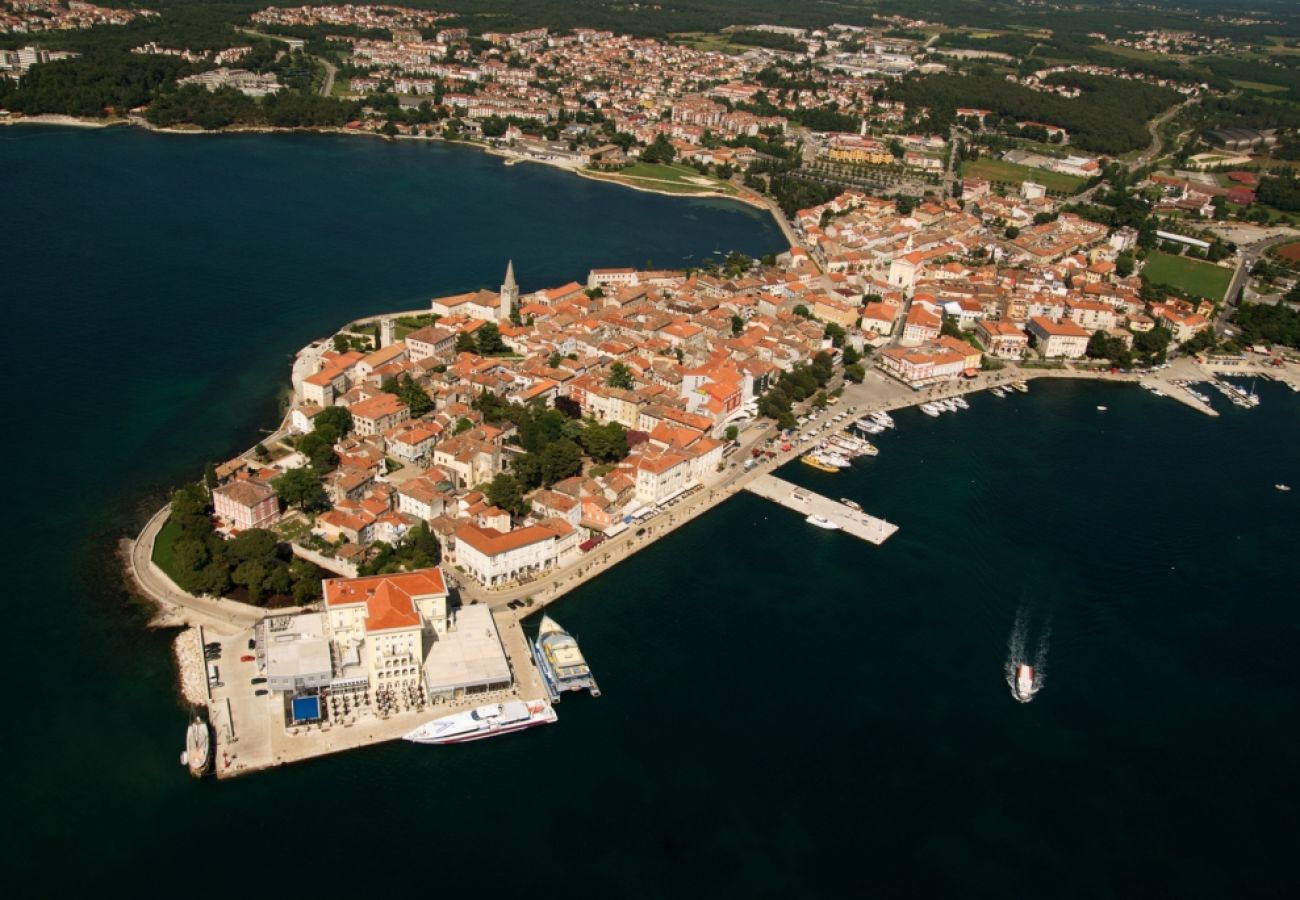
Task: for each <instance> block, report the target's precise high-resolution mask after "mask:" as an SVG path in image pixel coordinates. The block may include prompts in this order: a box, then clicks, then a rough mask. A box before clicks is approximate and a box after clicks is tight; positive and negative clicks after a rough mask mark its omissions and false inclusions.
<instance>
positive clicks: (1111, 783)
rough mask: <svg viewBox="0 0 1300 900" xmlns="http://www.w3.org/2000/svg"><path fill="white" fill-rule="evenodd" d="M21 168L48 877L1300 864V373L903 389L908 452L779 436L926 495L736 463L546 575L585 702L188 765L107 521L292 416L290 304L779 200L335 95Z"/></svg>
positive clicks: (660, 244) (491, 881)
mask: <svg viewBox="0 0 1300 900" xmlns="http://www.w3.org/2000/svg"><path fill="white" fill-rule="evenodd" d="M0 196H2V197H3V208H4V210H5V212H6V218H7V222H6V225H7V227H6V228H5V234H4V239H3V241H0V296H3V298H4V304H3V309H4V311H5V318H4V321H5V322H6V323H7V328H8V334H9V337H8V339H7V340H8V342H9V350H8V351H7V352H6V353H5V371H6V372H7V373H8V374H7V376H6V378H5V381H6V383H7V384H8V385H9V387H8V390H9V401H8V404H9V408H10V410H11V412H12V413H13V415H11V416H10V417H9V420H8V422H9V424H8V426H7V428H6V430H5V433H6V434H7V435H8V438H7V445H8V446H9V448H10V450H12V451H14V452H13V454H12V455H11V456H10V457H8V458H9V466H10V467H11V468H10V474H9V476H8V477H7V478H6V479H5V481H6V483H7V484H8V485H9V487H8V488H7V493H6V497H7V501H6V503H5V504H4V508H5V510H6V517H5V523H4V534H5V539H4V543H3V546H4V548H5V550H4V559H5V566H4V573H3V579H4V581H3V583H4V588H5V590H4V600H3V602H4V604H5V608H6V609H7V618H6V619H5V620H4V624H3V629H2V630H0V647H2V648H3V659H4V663H5V668H6V670H7V671H9V673H10V675H11V676H12V678H11V680H10V681H9V687H8V688H7V689H6V692H5V695H4V698H3V705H2V706H0V721H3V725H4V727H3V735H4V749H3V755H2V756H0V760H2V765H0V797H3V798H4V810H5V812H6V819H7V827H6V829H5V831H6V833H8V834H9V835H10V836H9V838H7V839H6V840H5V841H4V842H3V845H2V846H3V850H0V861H2V862H3V864H4V870H5V872H6V875H7V876H8V880H9V883H10V884H11V885H12V886H13V888H12V889H13V890H15V891H16V894H17V895H20V896H65V895H68V894H70V893H72V892H73V891H74V890H75V891H77V892H78V893H80V892H81V891H83V890H86V889H90V890H95V891H97V892H101V893H102V891H103V890H105V889H109V888H113V887H114V886H120V885H133V886H136V887H138V888H140V889H146V890H148V891H150V892H151V893H163V894H171V893H177V894H180V893H184V894H185V895H187V896H223V897H229V896H236V895H242V896H262V895H265V894H270V893H272V892H274V893H276V894H281V895H285V894H287V895H290V896H322V895H335V894H341V893H344V892H348V893H352V892H356V891H360V890H366V891H368V892H369V893H371V894H373V893H378V892H382V891H386V890H396V891H401V892H407V893H413V894H424V893H429V894H433V893H437V894H440V895H442V894H450V893H456V894H469V893H471V892H472V894H473V895H474V896H478V897H483V896H486V897H496V896H501V897H506V896H516V897H517V896H523V895H525V892H526V893H527V894H529V895H532V896H540V897H551V896H561V895H564V896H578V897H601V898H620V897H629V898H632V897H635V898H642V897H644V898H658V897H707V898H718V897H762V898H785V897H792V898H802V897H846V896H873V897H944V898H951V897H963V898H965V897H1011V896H1016V897H1080V898H1104V897H1152V896H1160V897H1216V898H1218V897H1226V896H1231V897H1277V896H1283V895H1287V896H1293V895H1294V892H1295V891H1296V889H1297V881H1298V879H1297V871H1296V854H1295V837H1296V833H1297V832H1296V824H1295V823H1296V815H1295V804H1296V798H1297V797H1298V796H1300V775H1298V774H1297V762H1300V711H1298V707H1297V702H1296V697H1297V695H1298V691H1297V689H1298V688H1300V676H1298V675H1297V668H1296V664H1295V658H1296V647H1297V644H1298V643H1300V627H1298V623H1300V614H1298V613H1297V610H1296V600H1297V597H1298V596H1300V592H1297V589H1296V581H1297V571H1298V570H1297V566H1296V560H1297V551H1296V546H1297V541H1298V540H1300V528H1297V521H1300V518H1298V516H1297V511H1298V510H1300V507H1297V505H1296V504H1297V503H1300V499H1297V498H1300V492H1297V493H1289V494H1288V493H1283V492H1279V491H1277V490H1275V489H1274V484H1275V483H1283V482H1286V483H1291V484H1297V485H1300V454H1298V453H1297V450H1296V448H1297V446H1300V396H1297V395H1295V394H1292V393H1291V392H1290V391H1288V390H1287V389H1285V388H1284V387H1282V386H1279V385H1275V384H1273V383H1265V382H1261V383H1260V384H1259V385H1258V391H1259V394H1260V396H1261V398H1262V404H1261V405H1260V406H1259V407H1258V408H1256V409H1252V410H1239V409H1237V408H1235V407H1232V406H1229V405H1227V404H1226V403H1225V402H1222V400H1221V398H1220V397H1219V396H1218V395H1217V394H1216V395H1214V403H1215V404H1216V405H1217V406H1218V407H1219V408H1220V410H1221V412H1222V413H1223V415H1222V416H1221V417H1220V418H1217V419H1212V418H1209V417H1206V416H1203V415H1200V414H1198V413H1195V412H1193V411H1191V410H1189V409H1187V408H1185V407H1183V406H1182V405H1180V404H1177V403H1175V402H1173V401H1171V400H1169V399H1162V398H1158V397H1154V396H1152V395H1150V394H1147V393H1145V392H1143V391H1139V390H1137V389H1136V388H1133V387H1131V386H1120V385H1106V384H1096V383H1083V382H1078V383H1075V382H1068V381H1054V382H1052V383H1042V382H1035V383H1033V384H1032V385H1031V389H1030V392H1029V393H1028V394H1024V395H1022V394H1013V395H1012V396H1010V397H1008V398H1007V399H1005V400H999V399H996V398H993V397H991V396H989V395H987V394H985V395H977V396H975V397H973V398H972V401H971V407H972V408H971V409H970V410H969V411H966V412H961V413H957V414H950V415H945V416H943V417H941V418H939V419H929V418H927V417H925V416H923V415H921V414H920V413H919V412H917V411H915V410H903V411H900V412H898V413H897V414H896V415H895V418H896V419H897V422H898V427H897V429H895V430H894V431H891V432H889V433H887V434H884V435H881V436H879V437H878V438H876V439H875V441H876V443H877V444H878V445H879V446H880V449H881V453H880V455H879V457H877V458H874V459H869V460H859V461H857V462H855V463H854V464H853V467H852V469H851V470H846V471H844V472H841V473H838V474H834V475H827V474H823V473H820V472H816V471H813V470H811V469H808V468H807V467H803V466H800V465H799V464H798V463H795V464H793V465H792V466H787V467H786V469H785V470H784V471H782V473H781V474H782V475H783V476H784V477H787V478H789V479H790V480H792V481H795V482H797V483H799V484H802V485H805V486H807V487H809V488H811V489H814V490H817V491H819V492H821V493H824V494H827V495H829V496H832V497H849V498H852V499H855V500H857V501H858V502H860V503H861V504H862V505H863V507H864V508H865V509H867V510H868V511H869V512H872V513H874V514H876V515H879V516H884V517H886V518H887V519H889V520H890V521H891V522H895V523H898V525H899V526H900V531H899V532H898V534H897V535H895V536H894V537H893V538H891V539H890V540H889V541H888V542H887V543H885V544H884V545H883V546H881V547H875V546H871V545H869V544H865V543H861V542H858V541H855V540H854V539H852V538H850V537H848V536H846V535H843V534H837V533H830V532H824V531H821V530H819V529H816V528H813V527H811V526H808V525H806V524H805V523H804V522H803V520H802V519H801V518H800V517H799V516H797V515H795V514H794V513H792V512H789V511H786V510H784V509H781V508H779V507H776V506H774V505H772V504H769V503H767V502H766V501H763V500H761V499H758V498H756V497H753V496H751V495H748V494H741V495H739V496H737V497H735V498H733V499H731V500H729V501H728V502H727V503H726V504H724V505H722V506H721V507H719V508H717V509H715V510H713V511H712V512H710V513H708V514H707V515H705V516H703V517H701V518H699V519H697V520H695V521H693V522H692V523H690V524H689V525H687V526H685V527H683V528H681V529H679V530H678V531H676V532H674V533H673V534H671V535H669V536H668V537H666V538H665V539H663V540H661V541H660V542H658V543H657V544H655V545H653V546H651V547H649V548H648V549H646V550H645V551H644V552H642V553H639V554H638V555H637V556H636V557H635V558H633V559H632V560H630V561H628V562H625V563H623V564H622V565H620V566H619V567H617V568H616V569H614V570H612V571H611V572H609V573H608V574H606V575H604V576H602V577H601V578H599V579H597V580H595V581H593V582H591V583H589V584H586V585H584V586H582V587H581V588H579V589H577V590H575V591H574V592H573V593H571V594H570V595H568V596H567V597H566V598H564V599H563V600H562V601H560V602H559V603H558V604H557V605H555V606H554V607H552V608H551V614H552V615H553V616H555V617H556V618H557V619H558V620H559V621H560V622H561V623H562V624H563V625H564V626H566V627H567V628H568V629H569V630H570V631H571V632H572V633H574V634H575V635H576V636H577V637H578V639H579V640H580V641H581V643H582V646H583V649H584V651H585V652H586V655H587V656H588V658H589V659H590V661H591V662H592V664H593V666H594V669H595V672H596V675H597V677H598V678H599V680H600V684H601V688H602V690H603V696H602V697H600V698H599V699H592V698H589V697H586V696H585V695H584V696H570V697H568V698H567V699H565V700H564V702H563V703H562V704H561V705H560V707H559V710H558V711H559V716H560V721H559V723H558V724H557V725H555V726H553V727H549V728H543V729H536V730H533V731H530V732H527V733H524V734H520V735H514V736H511V737H509V738H505V739H501V740H496V741H488V742H484V743H480V744H474V745H468V746H461V747H444V748H435V747H425V746H415V745H408V744H403V743H400V742H399V743H393V744H387V745H382V746H378V747H373V748H369V749H366V750H362V751H357V752H352V753H347V754H343V755H339V756H335V757H331V758H325V759H321V760H317V761H313V762H309V763H305V764H301V765H297V766H293V767H287V768H283V769H278V770H272V771H268V772H264V773H260V774H256V775H252V776H249V777H245V778H240V779H235V780H232V781H229V782H222V783H216V782H213V781H205V782H196V781H193V780H192V779H190V778H189V776H188V775H187V774H186V772H185V770H184V769H183V768H182V767H181V766H180V765H179V764H178V757H179V753H180V751H181V750H182V749H183V738H184V727H185V723H186V711H185V709H184V708H183V707H182V705H181V702H180V698H179V695H178V693H177V689H176V672H175V668H174V663H173V661H172V657H171V653H170V645H171V640H172V637H173V633H171V632H167V631H156V630H149V629H148V628H147V627H146V622H147V620H148V618H149V612H150V611H149V609H148V607H147V606H145V605H143V604H142V603H140V602H139V601H137V600H135V599H133V598H132V597H131V596H130V594H129V592H128V591H127V590H126V588H125V586H124V584H123V581H122V577H121V566H120V561H119V558H118V556H117V553H118V542H119V541H120V540H121V539H122V538H123V537H125V536H128V535H131V534H133V533H134V532H135V530H136V529H138V528H139V526H140V525H141V524H142V523H143V522H144V521H145V519H146V518H147V517H148V516H149V514H150V513H151V512H152V511H153V510H154V509H156V508H157V507H158V506H159V505H161V503H163V502H164V501H165V499H166V496H167V494H168V492H169V491H170V490H172V489H174V488H175V487H176V486H177V485H179V484H181V483H183V482H184V481H186V480H187V479H193V478H197V477H198V476H199V475H200V473H201V470H202V467H203V465H204V464H205V463H207V462H209V461H220V460H223V459H225V458H228V457H229V456H231V455H232V454H234V453H236V452H237V451H239V450H240V449H242V448H244V447H247V446H248V445H249V444H251V443H252V442H254V441H255V440H256V439H257V437H258V435H259V434H260V433H261V431H262V430H263V429H265V428H268V427H270V426H272V425H274V423H275V422H276V421H277V418H278V411H279V409H280V407H279V404H280V403H281V402H282V400H283V396H282V395H283V390H284V385H285V383H286V382H287V378H288V372H289V365H290V362H291V358H292V355H293V353H294V352H295V351H296V350H297V349H298V348H299V347H300V346H302V345H303V344H305V343H306V342H308V341H309V340H311V339H313V338H317V337H321V336H324V335H328V334H330V333H332V332H333V331H334V330H335V329H336V328H337V327H339V326H340V325H342V324H344V323H345V322H347V321H349V320H351V319H352V318H356V317H359V316H362V315H365V314H371V313H376V312H381V311H385V310H392V309H410V308H415V307H419V306H421V305H423V304H425V303H426V302H427V300H428V299H429V298H430V297H432V296H436V295H438V294H444V293H452V292H456V291H463V290H471V289H475V288H478V287H489V288H495V287H496V285H497V284H499V283H500V281H501V277H502V275H503V273H504V270H505V265H506V261H507V260H508V259H513V261H514V265H515V270H516V272H517V273H518V276H519V280H520V282H521V285H522V287H523V289H524V290H525V291H529V290H533V289H536V288H540V287H546V286H551V285H556V284H562V283H564V282H567V281H569V280H575V279H576V280H579V281H581V280H583V278H584V277H585V275H586V272H587V270H588V269H589V268H590V267H592V266H620V265H630V266H641V265H645V264H647V262H649V263H650V264H652V265H655V266H688V265H692V264H698V261H699V260H702V259H703V258H706V257H708V256H709V255H711V254H712V253H713V252H714V251H715V250H717V251H720V252H722V253H725V252H727V251H729V250H733V249H734V250H741V251H744V252H746V253H749V254H751V255H759V254H762V253H766V252H772V251H775V250H779V249H781V248H782V246H783V243H782V238H781V235H780V232H779V230H778V229H777V228H776V227H775V225H774V223H773V222H772V221H771V219H770V218H768V217H767V216H766V215H765V214H763V213H760V212H759V211H757V210H753V209H750V208H747V207H745V206H742V205H739V204H736V203H732V202H726V201H720V200H703V199H695V198H689V199H688V198H680V197H665V196H658V195H650V194H642V193H635V192H632V191H628V190H625V189H622V188H618V187H615V186H611V185H608V184H601V183H595V182H591V181H588V180H583V179H579V178H576V177H574V176H572V175H569V174H566V173H563V172H558V171H554V170H551V169H546V168H542V167H537V166H532V165H518V166H512V167H505V166H503V165H502V163H501V161H500V160H499V159H496V158H493V157H490V156H487V155H484V154H481V153H479V152H477V151H474V150H472V149H467V148H461V147H454V146H441V145H431V144H423V143H413V142H384V141H378V140H365V139H361V138H352V137H346V136H321V135H274V136H271V135H242V136H236V135H225V136H168V135H155V134H148V133H144V132H141V131H136V130H128V129H113V130H105V131H77V130H64V129H54V128H18V127H14V128H6V129H0ZM1100 406H1105V407H1106V409H1105V410H1104V411H1102V410H1100V409H1099V408H1098V407H1100ZM527 624H530V625H535V622H530V623H527ZM1017 661H1030V662H1032V663H1033V664H1035V665H1036V667H1037V671H1038V686H1037V688H1038V689H1037V692H1036V693H1035V695H1034V696H1033V698H1032V700H1031V702H1028V703H1023V702H1019V701H1018V700H1017V699H1016V698H1015V697H1014V696H1013V695H1012V691H1011V688H1010V685H1009V683H1008V672H1009V669H1010V667H1011V666H1012V665H1013V664H1014V663H1015V662H1017Z"/></svg>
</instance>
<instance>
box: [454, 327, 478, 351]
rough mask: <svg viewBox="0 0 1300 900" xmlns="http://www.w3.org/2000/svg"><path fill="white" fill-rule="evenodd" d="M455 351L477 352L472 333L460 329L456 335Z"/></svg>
mask: <svg viewBox="0 0 1300 900" xmlns="http://www.w3.org/2000/svg"><path fill="white" fill-rule="evenodd" d="M456 352H457V353H478V344H477V343H476V342H475V341H474V335H472V334H470V333H469V332H468V331H462V332H460V333H459V334H457V335H456Z"/></svg>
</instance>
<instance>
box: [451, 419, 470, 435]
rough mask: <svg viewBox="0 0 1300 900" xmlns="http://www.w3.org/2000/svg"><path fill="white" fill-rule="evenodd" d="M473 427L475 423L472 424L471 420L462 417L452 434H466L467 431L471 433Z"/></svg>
mask: <svg viewBox="0 0 1300 900" xmlns="http://www.w3.org/2000/svg"><path fill="white" fill-rule="evenodd" d="M473 427H474V423H473V422H471V421H470V420H469V419H467V418H465V417H464V416H461V417H460V418H459V419H457V420H456V427H455V428H454V429H453V430H452V434H464V433H465V432H466V431H469V430H470V429H471V428H473Z"/></svg>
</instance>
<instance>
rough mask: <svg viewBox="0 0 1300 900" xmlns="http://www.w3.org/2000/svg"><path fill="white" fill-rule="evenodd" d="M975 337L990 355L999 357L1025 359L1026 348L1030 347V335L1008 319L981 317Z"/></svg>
mask: <svg viewBox="0 0 1300 900" xmlns="http://www.w3.org/2000/svg"><path fill="white" fill-rule="evenodd" d="M975 337H977V338H978V339H979V342H980V343H981V344H983V345H984V347H985V349H986V350H987V351H988V354H989V356H995V357H997V358H998V359H1024V356H1025V350H1027V349H1028V348H1029V335H1027V334H1025V333H1024V332H1023V331H1021V330H1020V329H1019V328H1017V327H1016V326H1015V325H1013V324H1011V323H1010V322H1007V321H997V322H991V321H989V320H988V319H981V320H980V321H979V322H978V323H976V325H975Z"/></svg>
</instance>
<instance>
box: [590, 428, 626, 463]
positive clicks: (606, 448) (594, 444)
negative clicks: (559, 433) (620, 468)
mask: <svg viewBox="0 0 1300 900" xmlns="http://www.w3.org/2000/svg"><path fill="white" fill-rule="evenodd" d="M578 439H579V440H580V441H581V442H582V446H583V448H584V449H586V451H587V454H588V455H589V456H591V457H592V459H596V460H600V461H601V462H617V461H618V460H620V459H622V458H623V457H625V456H627V450H628V448H627V429H625V428H624V427H623V425H622V424H621V423H619V422H609V423H608V424H605V425H597V424H596V423H594V422H592V423H589V424H588V425H587V427H585V428H584V429H583V430H582V433H581V434H580V435H579V438H578Z"/></svg>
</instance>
